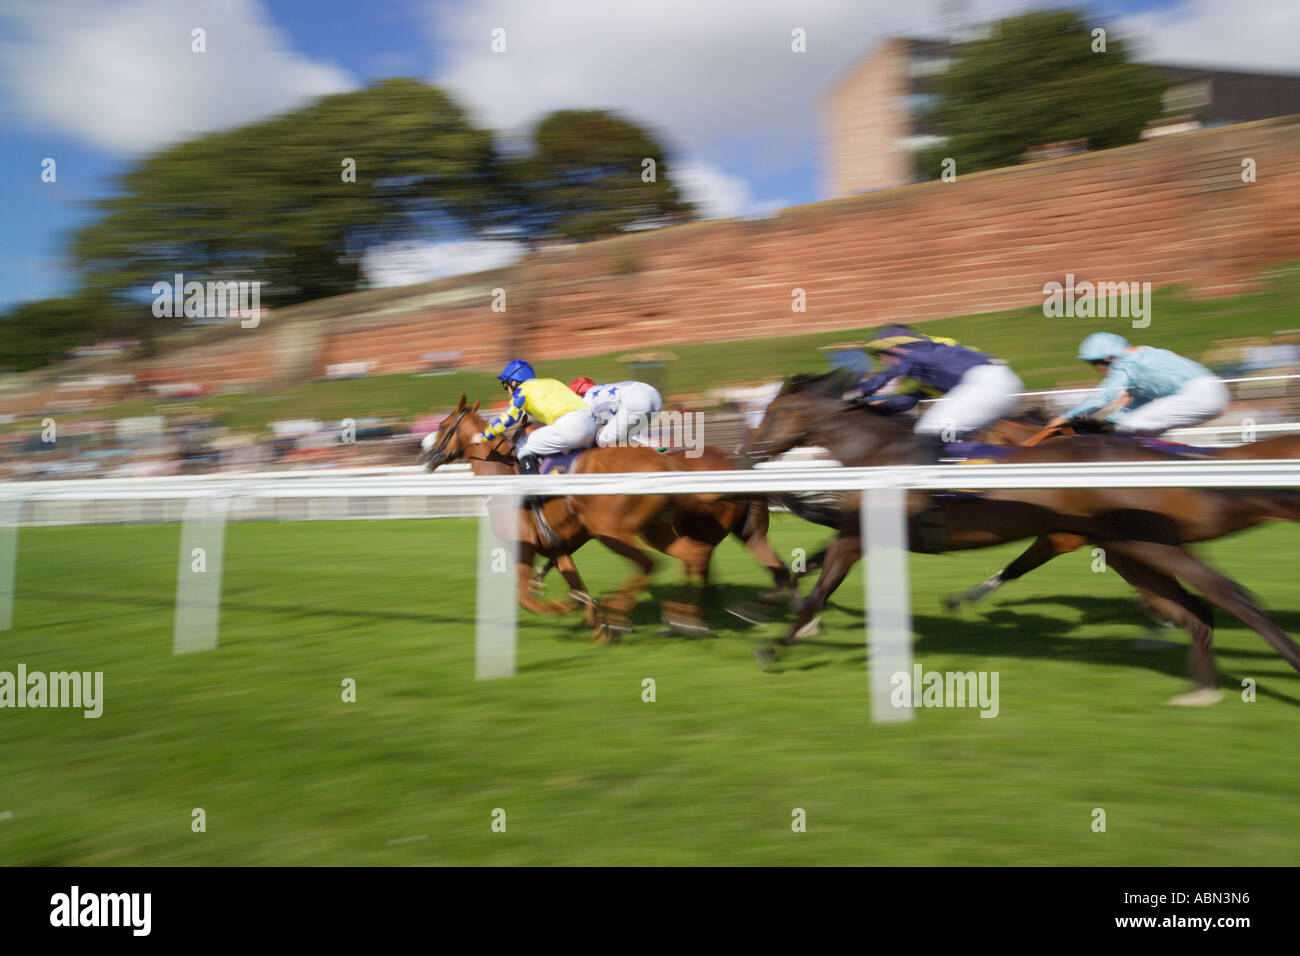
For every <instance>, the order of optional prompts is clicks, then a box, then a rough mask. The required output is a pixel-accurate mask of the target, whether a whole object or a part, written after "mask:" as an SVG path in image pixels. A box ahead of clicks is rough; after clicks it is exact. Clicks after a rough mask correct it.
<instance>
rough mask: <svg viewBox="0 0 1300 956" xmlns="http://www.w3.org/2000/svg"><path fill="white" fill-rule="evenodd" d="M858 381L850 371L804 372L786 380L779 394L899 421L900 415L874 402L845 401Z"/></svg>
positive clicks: (856, 375)
mask: <svg viewBox="0 0 1300 956" xmlns="http://www.w3.org/2000/svg"><path fill="white" fill-rule="evenodd" d="M858 381H859V378H858V374H857V373H856V372H854V371H853V370H852V369H843V368H836V369H831V370H830V371H829V372H822V373H812V372H804V373H800V374H798V375H791V376H790V377H789V378H787V379H786V380H785V385H783V386H782V387H781V391H780V393H779V394H781V395H813V396H815V397H817V398H823V399H828V400H832V401H836V402H839V404H840V407H841V408H842V409H843V410H844V411H847V412H854V413H858V414H866V415H874V416H876V417H877V418H883V419H887V420H889V421H891V422H899V421H900V419H901V413H899V412H897V411H893V410H891V409H888V408H884V407H882V406H881V405H878V404H876V403H875V402H860V401H853V400H846V399H845V398H844V393H845V392H847V391H848V390H849V389H851V388H853V386H854V385H856V384H857V383H858Z"/></svg>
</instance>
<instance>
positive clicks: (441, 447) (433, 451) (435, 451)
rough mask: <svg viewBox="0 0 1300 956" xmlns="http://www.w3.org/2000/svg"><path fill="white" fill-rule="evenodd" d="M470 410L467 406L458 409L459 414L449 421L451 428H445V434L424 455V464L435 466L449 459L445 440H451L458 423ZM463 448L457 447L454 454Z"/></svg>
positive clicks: (458, 425)
mask: <svg viewBox="0 0 1300 956" xmlns="http://www.w3.org/2000/svg"><path fill="white" fill-rule="evenodd" d="M470 411H471V409H468V408H462V409H461V410H460V414H459V415H457V416H456V420H455V421H454V422H452V423H451V428H449V429H447V434H445V435H443V436H442V440H441V441H439V442H438V444H436V445H434V446H433V447H432V448H430V449H429V452H428V454H427V455H425V458H424V463H425V464H426V465H433V467H435V468H437V467H438V466H439V465H443V464H446V463H447V462H448V461H451V457H448V456H447V453H446V450H447V442H449V441H450V440H451V436H452V435H454V434H456V431H457V429H459V428H460V423H461V422H462V421H463V420H464V419H465V416H466V415H468V414H469V413H470ZM464 450H465V449H463V448H460V449H457V451H456V454H460V453H461V452H462V451H464Z"/></svg>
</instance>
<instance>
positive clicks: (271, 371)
mask: <svg viewBox="0 0 1300 956" xmlns="http://www.w3.org/2000/svg"><path fill="white" fill-rule="evenodd" d="M1245 157H1250V158H1252V159H1254V160H1255V162H1256V167H1257V181H1256V182H1254V183H1243V182H1242V180H1241V161H1242V159H1243V158H1245ZM957 176H958V178H957V181H956V182H955V183H942V182H934V183H926V184H922V185H917V186H907V187H903V188H900V189H893V190H885V191H881V192H877V193H872V194H869V195H864V196H859V197H853V198H850V199H843V200H837V201H834V202H829V203H821V204H817V205H812V206H802V207H796V208H793V209H789V210H786V211H785V212H784V213H783V214H782V215H781V216H779V217H776V218H772V219H767V220H761V221H754V222H741V221H731V220H729V221H722V222H708V223H697V224H691V225H687V226H682V227H677V228H673V229H665V230H660V231H656V232H649V233H641V234H636V235H630V236H626V237H620V238H617V239H612V240H606V241H602V242H596V243H589V244H586V245H582V246H579V247H576V248H574V249H573V250H572V251H570V252H568V253H551V254H547V255H545V256H543V257H541V258H539V259H537V260H534V261H532V262H529V263H527V264H520V265H518V266H516V267H513V268H511V269H506V270H500V271H498V272H497V273H493V274H489V275H483V276H463V277H458V278H455V279H449V280H445V281H444V282H441V283H434V284H428V285H424V286H419V287H415V289H413V290H412V297H413V298H416V296H417V292H416V290H418V292H419V295H421V296H423V297H424V301H428V300H429V297H430V293H431V292H432V293H434V294H439V293H440V291H441V290H446V291H447V292H448V293H449V294H453V295H454V294H455V293H456V292H457V291H459V292H460V294H461V300H462V301H461V304H458V305H456V306H455V307H443V308H412V309H411V310H410V311H403V310H402V309H401V308H400V307H394V304H393V302H392V301H391V300H392V298H393V295H392V291H393V290H385V291H384V292H383V293H378V292H376V293H361V294H357V295H354V296H347V297H343V298H340V299H337V300H330V301H328V302H326V303H310V304H308V305H306V306H302V307H298V308H296V309H288V310H284V311H283V312H282V313H279V314H278V315H274V316H272V317H271V318H269V319H268V320H266V321H264V323H263V328H262V329H258V330H232V334H231V335H230V337H229V338H228V339H225V340H223V341H221V342H220V343H219V344H215V345H213V344H209V345H204V346H202V347H195V348H191V349H188V350H185V351H181V352H176V353H173V354H170V355H167V356H165V357H164V358H162V359H157V360H153V361H151V362H149V363H148V367H149V368H151V369H154V370H159V369H161V370H172V369H174V370H176V371H177V372H179V373H180V374H179V375H178V378H177V380H181V381H193V380H196V379H197V380H199V381H202V382H206V383H211V384H217V385H224V384H231V383H234V382H240V381H254V380H266V379H269V378H276V377H282V376H284V375H285V374H286V372H285V370H286V368H290V367H291V366H299V367H300V368H301V369H302V370H303V371H305V372H306V373H307V374H311V370H313V369H314V371H315V374H317V375H319V374H321V373H322V372H323V370H324V368H325V366H326V365H328V364H332V363H336V362H346V361H367V360H368V361H373V362H375V363H376V368H375V371H377V372H400V371H408V370H414V369H417V368H420V367H421V364H422V363H421V359H420V356H421V355H422V354H423V353H425V352H429V351H449V350H457V349H458V350H460V351H461V352H462V353H463V354H464V356H465V360H466V362H467V364H470V365H473V366H482V367H491V366H495V365H499V364H500V363H501V361H502V360H504V359H506V358H509V357H512V354H511V353H514V352H519V353H521V354H522V353H524V352H525V351H526V352H527V354H528V355H529V356H531V357H533V358H536V359H543V360H544V359H547V358H556V357H560V356H582V355H594V354H599V353H603V352H612V351H621V350H628V349H638V348H644V347H647V346H652V345H672V344H678V343H683V344H684V343H690V342H708V341H725V340H730V339H738V338H752V337H761V336H779V335H789V334H793V333H797V332H811V331H819V330H835V329H849V328H860V327H863V326H869V325H878V324H882V323H884V322H887V321H892V320H903V321H916V320H921V319H927V318H937V317H943V316H951V315H960V314H964V313H971V312H985V311H992V310H998V309H1006V308H1013V307H1020V306H1032V305H1036V304H1039V303H1041V302H1042V301H1043V295H1042V288H1043V284H1044V283H1045V282H1047V281H1049V280H1053V279H1055V280H1058V281H1063V280H1064V276H1065V274H1066V273H1067V272H1073V273H1074V274H1075V276H1076V277H1077V278H1078V279H1088V280H1091V281H1103V280H1105V281H1124V280H1128V281H1134V280H1136V281H1147V282H1151V283H1152V284H1153V285H1164V284H1168V283H1174V282H1181V283H1188V284H1189V285H1191V286H1192V287H1193V288H1195V289H1196V290H1198V291H1199V292H1200V293H1203V294H1214V295H1221V294H1226V293H1229V292H1233V291H1238V290H1239V289H1241V288H1242V287H1243V285H1244V284H1245V283H1247V282H1248V281H1249V280H1250V278H1251V277H1252V276H1253V274H1254V273H1255V272H1256V271H1257V270H1258V269H1259V268H1260V267H1262V266H1264V265H1267V264H1269V263H1272V262H1278V261H1284V260H1296V259H1300V119H1298V118H1296V117H1292V118H1289V119H1282V120H1268V121H1264V122H1260V123H1254V124H1249V125H1245V126H1236V127H1227V128H1224V129H1219V130H1212V131H1206V132H1201V133H1193V134H1188V135H1183V136H1176V137H1169V138H1166V139H1164V140H1157V141H1154V142H1151V143H1144V144H1139V145H1136V146H1131V147H1126V148H1123V149H1117V150H1110V151H1107V152H1102V153H1095V154H1090V155H1082V156H1075V157H1070V158H1067V159H1060V160H1053V161H1049V162H1044V163H1038V164H1034V165H1031V166H1022V167H1016V168H1013V169H1006V170H998V171H995V172H991V173H983V174H978V175H969V176H968V175H964V174H963V173H962V170H961V167H960V160H959V161H958V168H957ZM493 287H500V288H504V289H505V290H506V295H507V308H508V311H507V313H506V314H505V315H502V314H500V313H494V312H492V311H491V299H490V293H489V290H490V289H491V288H493ZM796 287H798V288H802V289H804V290H805V291H806V293H807V312H806V313H804V314H796V313H794V312H792V311H791V308H790V302H791V290H792V289H794V288H796ZM466 290H468V292H467V291H466ZM466 295H468V296H469V297H468V298H465V296H466ZM381 296H382V297H383V298H382V301H381ZM416 300H417V301H418V298H417V299H416ZM381 308H382V309H383V311H382V312H380V309H381ZM295 313H296V314H297V315H298V316H299V317H300V318H298V319H296V320H295V319H294V316H295ZM291 320H292V321H295V322H302V323H309V322H310V323H312V325H311V326H310V331H309V334H307V335H302V334H299V335H297V336H288V335H285V334H283V332H284V331H285V330H287V328H288V326H287V324H286V325H284V326H282V325H281V323H288V322H290V321H291ZM507 320H508V321H507ZM278 326H279V327H281V329H282V332H281V333H277V332H276V329H277V327H278ZM296 327H297V328H299V329H303V328H305V326H304V325H297V326H296ZM316 333H319V334H316ZM277 336H278V337H277ZM512 336H517V338H512ZM277 343H278V344H277ZM525 343H526V344H525ZM313 352H314V354H312V353H313ZM139 369H140V367H137V370H139ZM293 374H302V372H294V373H293ZM36 391H37V390H36V389H34V388H33V389H31V390H30V391H29V392H28V393H27V394H25V395H23V396H22V397H21V398H22V401H20V403H19V404H24V405H27V406H29V407H30V406H31V405H32V404H33V401H34V400H35V399H36V397H37V396H36V395H35V394H34V393H35V392H36ZM2 404H3V405H4V406H6V407H8V408H9V409H10V410H12V409H13V406H14V402H13V401H5V402H4V403H2Z"/></svg>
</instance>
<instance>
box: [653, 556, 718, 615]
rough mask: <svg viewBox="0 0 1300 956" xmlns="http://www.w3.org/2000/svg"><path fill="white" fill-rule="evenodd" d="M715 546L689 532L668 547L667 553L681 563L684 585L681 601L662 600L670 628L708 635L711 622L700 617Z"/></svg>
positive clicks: (664, 613)
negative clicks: (707, 623)
mask: <svg viewBox="0 0 1300 956" xmlns="http://www.w3.org/2000/svg"><path fill="white" fill-rule="evenodd" d="M713 547H714V546H713V545H712V544H710V543H708V542H707V541H697V540H696V539H694V538H691V537H688V536H687V535H680V536H678V537H677V538H675V539H674V540H673V541H672V542H671V543H669V544H668V546H667V548H665V549H664V550H665V553H666V554H669V555H671V556H672V557H674V558H677V559H679V560H680V561H681V562H682V570H683V573H684V576H685V584H684V586H683V589H682V597H683V600H682V601H680V602H679V601H665V602H664V603H663V615H664V623H665V624H667V625H668V629H669V630H671V631H675V632H678V633H684V634H707V633H708V631H709V628H708V625H706V624H705V623H704V619H703V618H702V617H701V616H700V608H699V594H700V591H701V589H702V587H703V584H704V582H705V581H706V580H707V578H708V573H709V559H710V558H711V557H712V555H713Z"/></svg>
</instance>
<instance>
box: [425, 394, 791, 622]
mask: <svg viewBox="0 0 1300 956" xmlns="http://www.w3.org/2000/svg"><path fill="white" fill-rule="evenodd" d="M478 407H479V403H478V402H475V403H474V405H473V406H467V405H466V402H465V396H464V395H462V396H461V399H460V403H459V404H458V405H457V406H456V409H455V411H454V412H453V413H452V414H451V415H449V416H448V417H447V419H446V420H445V421H444V422H443V424H442V426H441V427H440V428H439V430H438V433H437V437H436V439H435V441H434V443H433V445H432V447H431V448H430V449H429V451H428V452H426V453H425V454H424V456H423V461H424V463H425V467H426V468H427V469H429V470H433V469H435V468H437V467H439V466H440V465H443V464H446V463H448V462H451V461H454V460H456V459H458V458H464V459H465V460H467V461H468V462H469V464H470V467H471V468H472V469H473V471H474V473H475V474H477V475H505V474H514V473H516V471H517V466H518V461H517V459H516V458H515V455H514V441H513V439H512V438H511V437H510V436H509V435H502V436H500V437H498V438H495V439H493V440H491V441H488V442H484V443H481V444H474V443H473V439H474V436H475V435H477V434H479V433H480V432H482V431H483V430H484V428H485V427H486V425H487V423H486V422H485V421H484V420H483V418H482V417H481V416H480V415H479V414H478ZM686 461H687V460H686V459H682V458H680V457H678V456H669V455H664V454H661V453H659V452H657V451H655V450H654V449H651V448H641V447H612V448H592V449H588V450H586V451H583V452H582V453H580V454H579V455H578V456H577V457H576V458H575V459H574V462H573V465H572V469H571V470H572V473H574V474H593V473H596V474H609V473H622V472H656V471H659V472H662V471H686V470H699V469H700V468H715V469H721V468H734V467H735V464H734V463H732V462H731V461H730V459H728V458H727V457H726V456H725V455H723V454H722V453H721V452H719V451H717V449H705V454H704V455H702V456H701V458H700V459H697V460H695V461H696V463H693V464H692V465H691V466H688V465H687V464H686V463H685V462H686ZM542 509H543V511H542V516H543V518H544V519H545V521H546V523H547V524H548V525H549V526H550V529H551V531H552V532H553V533H554V536H555V541H554V543H549V544H548V543H547V542H546V539H545V537H544V536H543V535H542V534H541V529H540V528H538V526H537V524H536V521H535V519H534V517H533V516H532V513H531V512H529V511H520V512H519V514H518V516H517V521H513V522H510V524H513V525H514V527H511V526H509V524H506V525H504V526H501V523H500V522H499V521H498V526H497V527H496V528H495V529H494V530H495V531H496V533H497V534H498V536H499V537H501V538H503V539H506V540H509V539H511V538H515V539H517V540H518V541H519V547H520V553H519V563H518V565H517V566H516V571H517V574H518V584H519V595H520V598H519V599H520V603H521V604H522V606H523V607H524V608H525V609H527V610H530V611H535V612H540V613H563V612H566V611H568V610H571V609H572V608H573V607H574V606H575V601H576V602H579V603H582V604H583V605H585V607H586V623H587V626H588V627H591V628H592V631H593V634H592V636H593V639H595V640H597V641H598V642H600V643H605V642H607V641H608V640H609V639H610V638H611V636H612V634H613V632H614V631H616V630H620V629H623V628H624V627H625V625H626V615H627V612H628V611H629V610H630V609H631V608H632V606H633V605H634V604H635V603H636V599H637V597H638V595H639V594H640V592H641V591H642V590H643V589H644V588H645V586H646V584H647V582H648V580H649V576H650V572H651V571H652V569H653V567H654V561H653V560H652V559H651V558H650V557H649V555H647V554H646V553H645V552H644V551H643V550H642V549H641V548H640V547H638V545H637V538H638V537H639V538H640V539H641V540H643V541H645V542H646V543H647V544H649V545H650V546H651V547H653V548H655V549H657V550H659V551H661V552H663V553H665V554H668V555H670V556H672V557H675V558H678V559H680V560H681V561H682V563H683V567H684V571H685V575H686V588H685V597H686V600H684V601H682V602H665V603H664V614H665V619H666V621H667V623H668V624H669V626H670V628H672V629H674V630H681V631H687V632H696V633H698V632H701V631H704V630H706V628H705V626H704V624H703V621H702V619H701V618H700V614H699V608H698V606H697V605H696V603H695V602H694V601H693V600H691V598H692V597H694V595H695V593H696V592H697V591H698V590H699V589H700V588H702V587H703V586H705V585H707V583H708V575H709V561H710V558H711V556H712V554H713V550H714V548H715V547H716V545H717V544H718V543H719V542H720V541H721V540H722V539H723V538H725V537H726V536H727V534H728V533H734V534H736V535H737V537H739V538H740V539H741V540H742V541H744V543H745V546H746V547H747V548H748V549H749V551H750V553H751V554H753V555H754V557H755V559H756V560H758V561H759V563H760V564H762V565H763V566H764V567H767V568H768V569H769V570H770V571H771V572H772V575H773V579H774V583H775V585H776V588H777V589H778V590H780V589H783V588H788V589H790V590H792V591H793V589H794V583H793V578H792V577H791V575H790V572H789V570H788V569H787V568H786V567H785V565H784V564H783V563H782V561H781V560H780V558H778V557H777V556H776V554H775V552H774V551H773V550H772V547H771V544H770V542H769V541H768V540H767V522H768V517H767V504H766V501H763V500H745V501H735V500H731V499H728V498H724V497H718V496H698V495H684V494H674V495H665V494H653V493H652V494H637V495H572V496H566V497H558V498H552V499H550V500H548V501H546V502H544V503H543V505H542ZM593 538H594V539H596V540H598V541H600V542H601V543H602V544H604V545H605V546H606V547H607V548H609V549H610V550H611V551H613V552H615V553H616V554H619V555H622V556H623V557H625V558H627V559H629V560H630V561H632V562H633V564H634V565H635V566H636V568H637V570H636V572H634V573H633V575H632V576H631V577H630V578H628V579H627V581H625V582H624V583H623V585H621V586H620V587H619V588H618V589H616V591H615V592H614V594H613V595H612V596H611V597H610V598H608V599H606V600H605V601H603V602H600V604H599V605H597V602H595V601H594V600H593V599H592V598H591V596H590V594H589V593H588V592H587V588H586V585H585V584H584V583H583V581H582V577H581V575H580V574H579V573H578V569H577V565H576V564H575V563H574V561H573V557H572V555H573V553H574V552H575V551H577V550H578V548H580V547H582V545H583V544H585V543H586V542H587V541H588V540H591V539H593ZM538 554H543V555H546V556H548V557H549V558H550V559H551V560H552V561H553V562H554V563H555V566H556V567H557V568H559V570H560V573H561V574H563V575H564V578H565V580H566V581H567V582H568V584H569V588H570V591H569V593H570V600H568V601H551V602H544V601H540V600H538V599H537V598H536V597H535V596H534V595H533V593H532V591H533V585H534V579H533V563H534V561H535V559H536V556H537V555H538Z"/></svg>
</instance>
